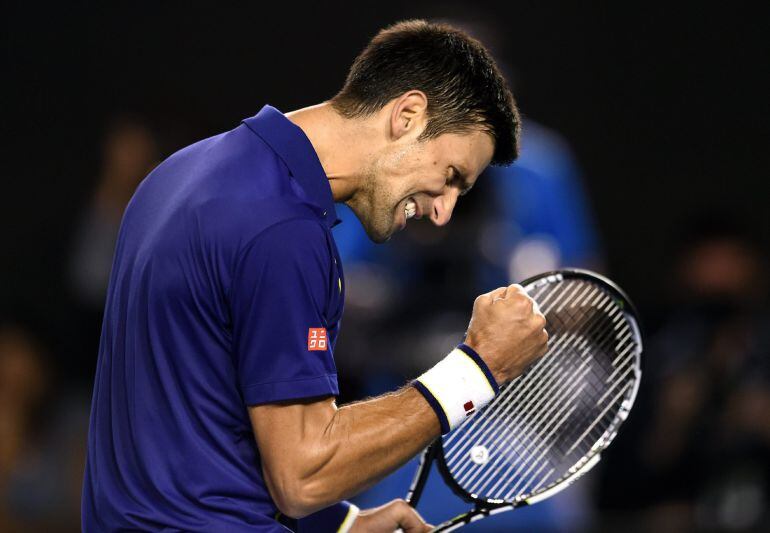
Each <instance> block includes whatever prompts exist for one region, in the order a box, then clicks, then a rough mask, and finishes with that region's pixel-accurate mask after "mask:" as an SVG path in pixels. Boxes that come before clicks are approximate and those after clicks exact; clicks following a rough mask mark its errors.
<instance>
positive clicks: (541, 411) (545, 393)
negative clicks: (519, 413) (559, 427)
mask: <svg viewBox="0 0 770 533" xmlns="http://www.w3.org/2000/svg"><path fill="white" fill-rule="evenodd" d="M573 336H574V335H573ZM566 338H570V337H566ZM562 341H564V338H562V339H557V340H556V342H554V343H553V344H552V347H551V351H552V352H553V351H554V349H555V348H557V346H558V345H559V344H560V343H561V342H562ZM547 361H548V362H547V363H546V364H542V365H541V368H540V369H539V370H541V371H543V370H544V371H545V373H543V372H540V373H539V374H538V373H536V372H535V373H533V372H530V374H529V376H530V377H532V376H535V377H537V378H538V379H531V380H530V382H529V385H528V386H525V387H523V388H522V389H521V391H522V392H525V393H526V394H529V395H531V393H530V392H527V391H528V390H529V389H530V388H531V385H532V384H535V383H538V380H539V381H544V380H545V379H546V378H547V379H549V381H550V382H551V383H552V384H553V386H554V387H555V386H556V384H557V383H558V382H559V379H555V378H557V377H558V374H554V373H553V372H552V371H553V370H555V371H556V372H559V371H561V372H562V373H565V372H564V371H565V369H564V368H561V369H560V368H558V367H557V366H556V365H554V361H557V359H556V358H550V359H547ZM552 389H553V387H551V389H548V388H545V389H543V390H541V391H540V392H541V393H540V395H539V396H535V397H533V398H532V400H531V402H530V405H531V403H532V402H535V401H537V403H536V404H535V406H534V407H535V408H534V409H530V410H529V411H528V414H527V415H525V416H524V419H523V420H522V421H520V422H519V423H517V424H516V423H515V424H514V425H515V426H516V427H517V429H518V428H521V427H522V426H525V425H530V426H532V425H533V422H538V421H540V420H542V419H544V418H545V417H546V415H548V414H549V413H550V412H552V409H548V407H549V406H551V405H553V404H554V398H553V397H551V396H550V395H549V393H550V392H551V390H552ZM518 396H519V395H517V396H515V397H512V398H511V399H510V400H511V401H508V402H507V404H510V407H509V409H508V412H507V413H506V415H507V417H508V418H507V420H505V422H506V423H509V424H511V423H513V421H512V420H511V419H510V416H511V409H512V408H514V407H515V406H516V405H518V403H517V402H516V401H515V399H516V398H517V397H518ZM549 397H550V398H551V400H552V401H551V403H550V404H546V405H545V406H543V404H542V402H543V401H544V400H545V399H546V398H549ZM556 399H558V398H556ZM533 414H535V416H536V418H535V419H531V417H532V415H533ZM490 420H492V419H490ZM490 429H492V428H490ZM513 435H518V436H523V437H525V439H526V440H529V441H532V440H533V436H532V435H531V434H530V433H529V432H525V431H522V430H519V431H517V432H516V433H514V434H513ZM499 441H500V439H499V438H498V439H496V441H495V442H493V443H491V445H492V446H493V447H494V446H495V445H499V444H500V442H499ZM503 444H508V442H505V443H503ZM525 444H526V442H524V441H522V442H521V443H520V444H519V445H517V446H515V447H514V448H513V451H514V452H516V453H520V450H521V451H526V449H525V448H524V445H525ZM501 459H502V456H500V457H498V458H497V460H496V461H495V462H493V464H492V466H495V464H496V463H498V462H499V461H500V460H501ZM466 480H467V478H466Z"/></svg>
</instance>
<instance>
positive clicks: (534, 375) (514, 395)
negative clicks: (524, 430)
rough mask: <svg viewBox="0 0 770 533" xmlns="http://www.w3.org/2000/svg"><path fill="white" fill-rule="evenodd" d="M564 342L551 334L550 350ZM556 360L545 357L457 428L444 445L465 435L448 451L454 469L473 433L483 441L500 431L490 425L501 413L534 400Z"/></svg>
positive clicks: (553, 367)
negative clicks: (467, 424) (525, 400)
mask: <svg viewBox="0 0 770 533" xmlns="http://www.w3.org/2000/svg"><path fill="white" fill-rule="evenodd" d="M562 296H568V293H567V291H565V292H564V293H563V294H562ZM557 303H558V302H554V304H557ZM541 309H543V310H544V311H545V313H549V312H550V309H548V308H547V307H545V308H544V307H541ZM566 339H569V337H566ZM564 341H565V338H560V337H559V336H558V333H557V334H555V335H554V333H553V331H552V335H551V343H550V349H549V351H551V352H554V351H555V350H558V349H559V347H560V345H561V344H563V342H564ZM554 361H555V359H554V358H552V357H549V356H545V357H543V358H541V359H539V360H538V361H537V362H535V364H534V365H533V366H532V367H531V368H530V369H529V370H528V371H527V372H526V373H525V374H524V376H522V377H520V378H518V379H517V380H515V381H513V382H511V383H509V384H508V385H507V386H505V387H504V390H503V393H502V394H501V395H500V397H499V398H498V399H497V400H496V401H495V402H494V403H493V405H490V406H489V407H488V408H487V409H486V410H485V411H484V414H483V415H481V414H479V415H478V416H476V417H474V418H472V419H470V420H469V422H471V421H472V424H471V426H470V427H462V428H463V429H458V430H457V431H455V432H453V433H452V434H451V435H450V436H449V439H448V440H447V441H445V443H444V447H445V449H446V448H447V444H448V443H449V442H451V439H452V438H454V437H460V436H462V437H463V438H462V439H460V442H458V443H457V444H455V445H454V446H453V447H451V448H449V449H448V451H447V453H446V457H447V458H449V457H453V459H449V461H448V464H449V466H452V465H453V463H454V462H455V461H456V460H457V459H460V458H462V457H464V455H463V452H464V451H465V449H466V447H467V446H468V445H469V444H470V442H471V441H470V440H469V439H468V436H470V434H473V433H475V434H476V435H475V436H477V437H480V438H482V439H483V438H484V437H486V436H487V435H488V434H489V433H490V432H491V431H493V430H496V429H497V428H496V427H495V426H494V424H491V423H492V422H493V421H497V418H498V417H499V416H500V415H501V412H502V411H507V414H511V409H509V408H513V407H514V406H515V405H518V400H519V399H521V398H522V397H525V396H527V395H529V396H530V397H531V393H532V392H533V391H532V390H531V389H532V388H533V387H534V386H535V384H537V383H538V382H539V380H541V378H542V377H544V373H545V374H547V373H548V371H549V370H553V369H555V366H554ZM542 392H547V391H542ZM533 399H534V398H533ZM482 430H483V432H482ZM479 432H481V434H480V435H478V433H479ZM458 447H459V449H458Z"/></svg>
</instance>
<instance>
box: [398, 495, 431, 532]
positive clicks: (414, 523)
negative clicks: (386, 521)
mask: <svg viewBox="0 0 770 533" xmlns="http://www.w3.org/2000/svg"><path fill="white" fill-rule="evenodd" d="M393 507H394V511H395V512H396V520H397V521H398V525H399V527H401V529H403V530H404V532H405V533H422V532H423V531H426V529H425V527H426V526H427V524H426V523H425V520H423V519H422V517H421V516H420V515H419V513H418V512H417V511H416V510H415V509H414V508H413V507H412V506H410V505H409V504H408V503H406V502H404V501H403V500H397V501H395V502H393ZM427 531H430V528H429V529H428V530H427Z"/></svg>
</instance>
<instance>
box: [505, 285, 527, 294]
mask: <svg viewBox="0 0 770 533" xmlns="http://www.w3.org/2000/svg"><path fill="white" fill-rule="evenodd" d="M515 292H523V293H525V294H526V291H525V290H524V287H522V286H521V285H519V284H518V283H513V284H512V285H508V286H507V287H506V288H505V294H506V296H507V295H509V294H513V293H515Z"/></svg>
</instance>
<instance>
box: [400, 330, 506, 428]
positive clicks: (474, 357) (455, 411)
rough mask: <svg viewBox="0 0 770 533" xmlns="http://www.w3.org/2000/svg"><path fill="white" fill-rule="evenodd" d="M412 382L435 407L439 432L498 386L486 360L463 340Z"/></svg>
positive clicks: (470, 411) (481, 402) (456, 422)
mask: <svg viewBox="0 0 770 533" xmlns="http://www.w3.org/2000/svg"><path fill="white" fill-rule="evenodd" d="M414 386H415V387H416V388H417V390H419V391H420V392H421V393H422V395H423V396H425V399H426V400H428V403H429V404H430V405H431V407H433V410H434V411H436V415H437V416H438V419H439V422H440V423H441V433H442V434H446V433H449V432H450V431H451V430H452V429H454V428H456V427H457V426H458V425H459V424H460V423H461V422H462V421H463V420H465V419H466V418H467V417H469V416H471V415H472V414H474V413H475V412H476V411H477V410H478V409H481V408H482V407H483V406H485V405H486V404H488V403H489V402H490V401H491V400H492V398H494V397H495V395H496V394H497V393H498V392H499V390H500V388H499V387H498V385H497V382H496V381H495V378H494V377H493V376H492V372H491V371H490V370H489V367H487V365H486V363H484V361H483V360H482V359H481V357H479V355H478V354H477V353H476V352H475V351H473V349H471V348H470V347H468V346H466V345H465V344H460V345H459V346H458V347H457V348H455V349H454V350H452V351H451V352H450V353H449V355H447V356H446V357H445V358H444V359H442V360H441V361H439V362H438V363H437V364H436V366H434V367H433V368H431V369H430V370H428V371H427V372H425V373H424V374H423V375H422V376H420V377H419V378H417V379H416V380H415V381H414Z"/></svg>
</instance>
